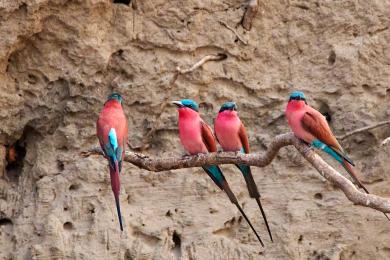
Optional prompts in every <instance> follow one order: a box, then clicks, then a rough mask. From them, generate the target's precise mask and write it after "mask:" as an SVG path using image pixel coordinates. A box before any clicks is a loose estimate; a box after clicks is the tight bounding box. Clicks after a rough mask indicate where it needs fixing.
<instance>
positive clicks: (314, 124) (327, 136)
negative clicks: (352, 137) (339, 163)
mask: <svg viewBox="0 0 390 260" xmlns="http://www.w3.org/2000/svg"><path fill="white" fill-rule="evenodd" d="M316 112H317V113H316ZM301 123H302V127H303V128H304V129H305V130H306V131H308V132H309V133H311V134H312V135H313V136H314V137H316V138H317V139H318V140H320V141H321V142H323V143H325V144H327V145H329V146H330V147H332V148H333V149H335V150H336V151H337V152H339V153H341V154H344V151H343V148H342V147H341V145H340V144H339V142H338V141H337V139H336V137H335V136H334V135H333V133H332V130H331V129H330V127H329V125H328V122H327V121H326V119H325V117H324V116H323V115H322V114H321V113H320V112H318V111H315V112H313V111H310V112H309V111H308V112H306V113H305V114H304V115H303V117H302V121H301Z"/></svg>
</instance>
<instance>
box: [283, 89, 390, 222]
mask: <svg viewBox="0 0 390 260" xmlns="http://www.w3.org/2000/svg"><path fill="white" fill-rule="evenodd" d="M285 115H286V118H287V121H288V124H289V125H290V127H291V129H292V131H293V132H294V134H295V135H296V136H297V137H298V138H300V139H302V140H303V141H305V142H306V143H308V144H310V145H312V146H314V147H316V148H319V149H321V150H323V151H324V152H326V153H328V154H329V155H330V156H332V157H333V158H334V159H336V160H337V161H338V162H339V163H340V164H341V165H342V166H343V167H344V169H345V170H346V171H347V172H348V173H349V175H350V176H351V177H352V178H353V179H354V181H355V182H356V184H357V185H358V186H359V187H360V188H362V189H363V190H364V191H365V192H366V193H367V194H369V192H368V190H367V188H366V187H365V186H364V185H363V183H362V182H361V181H360V180H359V178H358V175H357V173H356V171H355V169H354V167H353V166H355V164H354V163H353V162H352V160H351V159H350V158H348V157H347V155H346V153H345V152H344V150H343V148H342V147H341V145H340V144H339V142H338V141H337V139H336V137H335V136H334V135H333V133H332V130H330V127H329V125H328V122H327V121H326V118H325V117H324V116H323V115H322V114H321V113H320V112H318V111H317V110H315V109H314V108H312V107H310V106H309V105H308V104H307V102H306V98H305V95H304V94H303V93H302V92H300V91H294V92H293V93H292V94H291V95H290V100H289V102H288V104H287V107H286V112H285ZM384 214H385V213H384ZM385 216H386V218H387V219H388V220H389V221H390V219H389V217H388V216H387V215H386V214H385Z"/></svg>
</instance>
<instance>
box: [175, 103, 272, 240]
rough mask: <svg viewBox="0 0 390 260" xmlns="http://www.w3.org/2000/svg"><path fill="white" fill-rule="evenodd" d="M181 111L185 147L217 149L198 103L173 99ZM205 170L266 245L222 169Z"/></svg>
mask: <svg viewBox="0 0 390 260" xmlns="http://www.w3.org/2000/svg"><path fill="white" fill-rule="evenodd" d="M172 103H173V104H175V105H176V106H177V107H178V111H179V135H180V141H181V143H182V145H183V146H184V149H185V150H186V151H187V152H188V153H189V154H191V155H196V154H200V153H209V152H216V151H217V144H216V142H215V137H214V135H213V133H212V130H211V128H210V127H209V126H208V125H207V124H206V123H205V122H204V121H203V120H202V118H201V117H200V116H199V112H198V111H199V106H198V104H197V103H196V102H195V101H193V100H190V99H183V100H181V101H173V102H172ZM202 168H203V170H205V172H206V173H207V174H208V175H209V176H210V178H211V179H212V180H213V181H214V182H215V184H216V185H217V186H218V187H219V188H220V189H221V190H223V191H225V193H226V195H227V196H228V197H229V199H230V201H231V202H232V203H233V204H234V205H236V207H237V208H238V210H239V211H240V212H241V214H242V215H243V216H244V218H245V220H246V221H247V222H248V224H249V226H250V227H251V229H252V230H253V232H254V233H255V235H256V237H257V239H258V240H259V242H260V244H261V245H262V246H263V247H264V244H263V241H261V238H260V236H259V235H258V234H257V232H256V230H255V229H254V228H253V226H252V223H251V222H250V221H249V219H248V217H247V216H246V214H245V212H244V211H243V210H242V208H241V206H240V204H239V203H238V200H237V198H236V196H235V195H234V193H233V192H232V190H231V189H230V187H229V184H228V182H227V181H226V179H225V176H224V175H223V173H222V171H221V169H220V168H219V167H218V166H217V165H209V166H204V167H202Z"/></svg>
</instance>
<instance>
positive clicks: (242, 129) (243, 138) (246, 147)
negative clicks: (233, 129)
mask: <svg viewBox="0 0 390 260" xmlns="http://www.w3.org/2000/svg"><path fill="white" fill-rule="evenodd" d="M238 136H239V137H240V140H241V144H242V147H243V148H244V152H245V153H249V152H250V151H249V141H248V135H247V134H246V130H245V127H244V124H243V123H241V126H240V130H239V131H238Z"/></svg>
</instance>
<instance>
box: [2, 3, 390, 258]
mask: <svg viewBox="0 0 390 260" xmlns="http://www.w3.org/2000/svg"><path fill="white" fill-rule="evenodd" d="M244 10H245V7H244V1H238V0H229V1H211V0H204V1H164V0H153V1H151V0H144V1H140V0H137V1H135V2H134V5H133V6H127V5H124V4H113V3H112V2H111V1H109V0H69V1H66V0H52V1H48V0H31V1H22V0H3V1H1V2H0V122H1V123H0V144H1V149H0V156H1V158H0V162H1V165H0V166H1V167H2V168H3V167H4V173H3V172H1V175H2V176H1V178H0V257H1V258H2V259H55V258H56V259H71V258H76V259H178V258H179V257H180V256H181V257H182V259H211V258H212V259H385V258H390V224H389V223H388V222H387V221H386V220H385V218H384V216H383V215H382V214H380V213H378V212H375V211H374V210H371V209H367V208H362V207H357V206H353V205H352V204H351V203H350V202H349V201H348V200H347V199H346V197H345V196H344V195H343V194H342V193H341V192H340V191H339V190H338V189H336V188H335V187H333V185H332V184H330V183H328V182H325V181H323V179H322V178H321V177H320V176H319V175H318V174H317V173H316V172H315V171H314V170H313V169H312V168H311V167H309V166H308V163H307V162H305V161H304V160H302V159H300V157H299V155H297V153H296V152H295V151H294V150H293V149H292V148H284V149H283V150H282V151H281V153H280V156H278V158H277V159H276V160H275V161H274V162H273V163H272V164H271V165H270V166H268V167H267V168H264V169H254V170H253V172H254V175H255V179H256V182H257V183H258V184H259V186H260V187H261V192H262V195H263V205H264V207H265V209H266V212H267V214H268V218H269V220H270V225H271V228H272V230H273V234H274V239H275V243H273V244H271V243H269V242H268V239H267V235H266V231H265V228H264V224H263V221H262V220H261V218H260V216H259V212H258V209H257V206H256V203H255V202H254V201H252V200H250V199H249V198H248V194H247V191H246V188H245V184H244V182H243V180H242V178H241V176H240V175H239V173H238V172H237V170H236V169H235V168H233V167H229V166H223V167H222V168H223V169H224V171H225V172H226V175H227V178H228V179H229V181H230V182H231V185H232V187H233V189H234V191H235V192H236V193H237V194H238V195H239V199H240V201H241V202H243V203H244V209H245V210H246V211H247V212H248V214H249V215H250V217H251V219H253V222H254V224H255V226H256V228H257V229H258V230H259V231H260V233H261V234H262V235H263V238H264V240H265V241H266V248H265V249H262V248H260V247H259V244H258V242H257V241H256V239H255V237H254V236H253V234H252V233H251V231H250V229H249V228H248V226H247V224H246V223H245V222H244V221H242V219H241V218H240V215H239V212H238V211H237V210H236V209H235V208H234V207H233V206H232V205H231V204H230V203H229V201H228V199H227V198H226V196H225V195H224V194H222V193H221V192H220V191H218V189H217V188H216V187H215V186H214V185H213V183H212V182H211V181H210V180H209V178H208V177H207V176H206V175H205V174H204V173H203V172H202V170H200V169H187V170H176V171H171V172H163V173H150V172H147V171H143V170H139V169H138V168H136V167H134V166H132V165H129V164H125V166H124V170H123V175H122V193H121V203H122V207H123V216H124V219H125V231H124V232H123V233H120V232H119V229H118V224H117V218H116V211H115V206H114V200H113V196H112V193H111V188H110V185H109V175H108V173H107V172H108V171H107V166H106V162H105V161H104V160H103V158H101V157H98V156H91V157H89V158H82V157H80V156H79V153H80V152H81V151H83V150H85V149H88V148H90V147H92V146H94V145H97V139H96V137H95V121H96V119H97V116H98V113H99V111H100V109H101V107H102V105H103V102H104V101H105V97H106V95H107V94H108V93H109V92H110V91H112V90H115V91H118V92H120V93H122V94H123V96H124V99H125V105H124V108H125V111H126V114H127V116H128V120H129V140H130V141H131V144H132V145H133V146H139V145H140V144H142V140H143V136H145V135H146V134H147V133H148V131H150V129H153V128H155V129H156V131H155V133H154V135H153V136H152V138H151V139H150V142H149V143H150V146H149V147H148V148H147V149H146V150H145V151H144V152H145V153H148V154H154V155H157V154H158V155H161V154H167V155H172V154H175V155H181V154H183V150H182V148H181V146H180V143H179V139H178V136H177V114H176V111H175V109H174V108H173V107H171V106H165V107H164V108H163V109H161V104H163V103H164V102H166V101H169V100H172V99H180V98H186V97H187V98H194V99H195V100H197V101H198V102H199V103H200V106H201V113H202V115H203V116H204V118H205V120H206V121H207V122H209V123H211V122H212V118H213V117H214V116H215V114H216V112H217V111H218V108H219V106H220V104H222V103H223V102H224V101H228V100H232V99H233V100H235V101H236V102H237V103H238V105H239V109H240V116H241V118H242V120H243V121H244V122H245V124H246V126H247V129H248V132H249V135H250V142H251V144H252V147H253V151H256V152H259V151H260V152H261V151H263V150H264V149H265V148H266V146H267V144H268V143H269V142H270V140H271V139H272V137H273V136H275V135H277V134H280V133H284V132H287V131H288V127H287V124H286V122H285V119H284V117H283V111H284V106H285V104H286V100H287V97H288V95H289V93H290V92H291V91H292V90H293V89H294V88H299V89H301V90H304V91H305V93H306V95H307V96H308V101H309V102H310V104H312V105H313V106H314V107H316V108H317V109H320V110H321V111H322V112H323V113H327V114H328V115H329V116H330V119H331V121H330V124H331V126H332V127H333V129H334V131H335V133H336V134H343V133H345V132H347V131H349V130H352V129H355V128H358V127H362V126H365V125H369V124H371V123H375V122H378V121H382V120H386V119H388V118H389V116H390V44H389V42H390V29H389V24H390V1H388V0H378V1H363V0H362V1H360V0H359V1H352V0H351V1H349V0H345V1H315V0H310V1H294V0H290V1H288V0H275V1H261V3H260V7H259V13H258V15H257V16H256V18H255V20H254V22H253V28H252V30H251V31H245V30H243V28H242V27H241V26H238V27H237V28H236V25H237V24H238V23H239V22H240V20H241V18H242V16H243V13H244ZM220 21H222V22H225V23H227V24H228V25H230V26H231V27H234V28H236V30H237V32H238V33H239V34H240V35H241V36H242V37H243V38H244V40H245V41H247V42H248V44H247V45H245V44H243V43H242V42H241V41H239V40H238V39H237V37H236V36H235V34H234V33H233V32H232V31H230V30H228V29H227V28H226V27H225V26H223V25H222V24H221V23H220ZM215 53H225V54H227V59H225V60H223V61H220V62H209V63H207V64H205V65H204V66H203V68H201V69H199V70H197V71H195V72H194V73H191V74H188V75H183V76H179V78H178V79H177V81H176V82H175V84H174V85H172V86H170V85H169V82H170V80H171V78H172V76H173V71H174V70H175V68H176V66H178V65H180V66H182V67H187V66H190V65H191V64H193V63H194V62H196V61H197V60H198V59H200V58H201V57H203V56H204V55H206V54H215ZM389 135H390V129H389V128H388V127H382V128H378V129H375V130H372V131H370V132H368V133H363V134H359V135H354V136H352V137H350V138H348V139H346V140H345V141H343V142H342V144H343V145H344V146H345V148H346V150H347V151H348V152H349V153H350V154H351V157H352V158H353V159H354V160H355V161H357V162H358V163H357V165H358V167H359V168H360V169H361V170H362V172H363V173H364V174H363V175H364V176H363V177H362V178H363V180H364V182H365V183H366V184H367V185H368V188H369V189H370V190H371V191H372V192H373V193H375V194H379V195H383V196H390V176H389V173H390V172H389V168H390V162H389V160H388V156H389V154H390V148H381V149H380V148H378V144H379V142H380V141H381V140H383V138H385V137H387V136H389ZM12 145H13V146H14V147H16V148H17V149H16V150H17V151H18V154H19V156H18V158H17V161H16V162H14V163H12V164H7V162H6V161H5V157H6V156H5V154H6V149H7V147H8V149H9V147H10V146H12ZM338 169H340V168H338ZM340 170H341V169H340Z"/></svg>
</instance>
